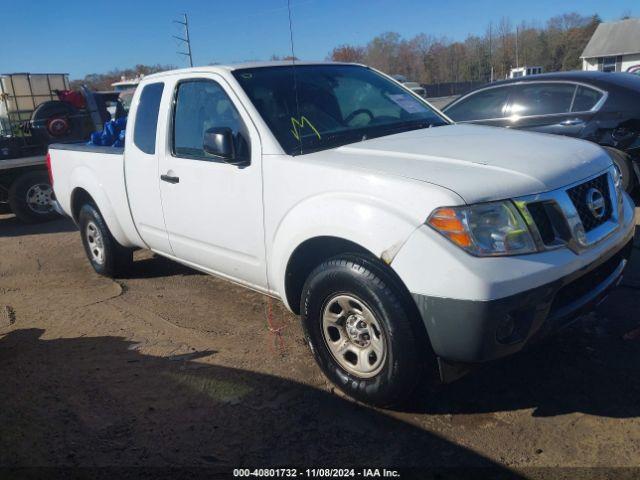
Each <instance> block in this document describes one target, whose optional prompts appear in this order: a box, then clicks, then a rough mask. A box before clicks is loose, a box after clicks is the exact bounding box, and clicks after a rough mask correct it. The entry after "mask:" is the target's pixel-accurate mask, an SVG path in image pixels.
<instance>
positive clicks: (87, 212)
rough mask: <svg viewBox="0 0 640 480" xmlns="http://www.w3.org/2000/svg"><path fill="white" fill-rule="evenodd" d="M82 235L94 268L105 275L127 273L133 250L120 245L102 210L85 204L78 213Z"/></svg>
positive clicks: (111, 275) (113, 275) (114, 275)
mask: <svg viewBox="0 0 640 480" xmlns="http://www.w3.org/2000/svg"><path fill="white" fill-rule="evenodd" d="M78 224H79V227H80V236H81V237H82V244H83V245H84V250H85V253H86V254H87V258H88V259H89V262H90V263H91V266H92V267H93V269H94V270H95V271H96V272H97V273H99V274H100V275H104V276H105V277H111V278H113V277H118V276H120V275H122V274H125V273H126V272H127V271H128V270H129V269H130V267H131V264H132V262H133V250H131V249H129V248H125V247H123V246H122V245H120V244H119V243H118V242H117V241H116V239H115V238H113V235H111V232H110V231H109V229H108V228H107V224H106V223H105V221H104V218H102V214H101V213H100V211H99V210H98V209H97V208H96V207H95V206H94V205H92V204H87V205H84V206H83V207H82V208H81V209H80V214H79V215H78Z"/></svg>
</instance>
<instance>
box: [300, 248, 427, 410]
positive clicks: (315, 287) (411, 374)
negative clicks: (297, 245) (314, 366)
mask: <svg viewBox="0 0 640 480" xmlns="http://www.w3.org/2000/svg"><path fill="white" fill-rule="evenodd" d="M301 302H302V305H301V312H302V322H303V327H304V330H305V335H306V337H307V340H308V343H309V346H310V347H311V350H312V351H313V354H314V356H315V358H316V361H317V362H318V365H319V366H320V368H321V369H322V371H323V372H324V374H325V375H326V376H327V377H328V378H329V379H330V380H331V381H332V382H333V383H334V384H336V385H337V386H338V387H339V388H340V389H341V390H343V391H344V392H345V393H347V394H349V395H350V396H352V397H354V398H356V399H358V400H361V401H363V402H366V403H369V404H373V405H380V406H392V405H398V404H400V403H403V402H404V401H405V400H407V399H408V398H409V397H410V396H411V394H412V393H413V391H414V390H415V387H416V386H417V385H418V383H419V381H420V379H421V378H422V372H423V371H424V366H425V362H424V359H425V355H424V354H423V352H426V351H428V349H427V346H426V345H423V344H422V338H421V336H420V335H418V334H416V327H417V325H416V321H417V320H418V319H416V318H413V317H414V315H413V314H412V311H411V309H409V308H407V306H406V305H405V302H404V300H403V295H402V294H401V292H399V289H398V287H397V284H396V282H395V281H394V279H393V278H391V275H390V274H389V273H388V272H386V271H385V270H384V268H383V267H382V266H380V265H377V264H376V263H375V262H374V261H372V260H369V259H365V258H363V257H359V256H355V255H346V256H340V257H335V258H333V259H331V260H328V261H326V262H324V263H323V264H321V265H320V266H319V267H317V268H316V269H315V270H314V271H313V272H312V273H311V275H310V276H309V278H308V280H307V282H306V283H305V285H304V288H303V293H302V301H301Z"/></svg>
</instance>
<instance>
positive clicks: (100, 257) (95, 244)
mask: <svg viewBox="0 0 640 480" xmlns="http://www.w3.org/2000/svg"><path fill="white" fill-rule="evenodd" d="M85 235H86V237H87V245H88V247H89V253H90V254H91V258H92V259H93V261H94V262H96V263H98V264H100V265H102V264H103V263H104V242H103V240H102V233H101V232H100V230H98V227H97V226H96V224H95V223H93V222H89V223H87V226H86V228H85Z"/></svg>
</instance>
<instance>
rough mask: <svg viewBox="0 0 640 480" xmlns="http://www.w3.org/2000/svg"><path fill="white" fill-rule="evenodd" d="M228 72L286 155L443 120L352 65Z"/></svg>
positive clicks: (373, 74) (410, 96)
mask: <svg viewBox="0 0 640 480" xmlns="http://www.w3.org/2000/svg"><path fill="white" fill-rule="evenodd" d="M233 74H234V76H235V78H236V79H237V80H238V82H239V83H240V85H241V86H242V88H243V89H244V90H245V92H246V93H247V95H248V96H249V98H250V99H251V101H252V102H253V104H254V106H255V107H256V109H257V110H258V112H260V115H262V118H263V119H264V120H265V122H266V123H267V125H268V126H269V128H270V129H271V130H272V131H273V133H274V135H275V136H276V138H277V140H278V142H279V143H280V145H281V146H282V148H283V149H284V150H285V152H287V153H288V154H289V155H299V154H305V153H310V152H314V151H318V150H324V149H327V148H332V147H337V146H340V145H346V144H349V143H355V142H359V141H362V140H366V139H369V138H374V137H381V136H384V135H392V134H394V133H400V132H406V131H409V130H417V129H421V128H429V127H436V126H440V125H446V124H447V121H446V120H445V119H444V118H443V117H442V116H440V115H439V114H438V113H437V112H436V111H435V110H434V109H432V108H430V107H429V105H427V103H425V102H423V101H422V100H420V99H419V98H417V97H416V96H415V95H413V94H411V93H409V92H407V91H406V90H405V89H404V88H402V87H401V86H400V85H398V84H397V83H395V82H393V81H391V80H389V79H387V78H385V77H384V76H383V75H380V74H379V73H377V72H375V71H374V70H371V69H369V68H366V67H362V66H358V65H295V66H294V65H285V66H274V67H259V68H246V69H239V70H235V71H234V72H233Z"/></svg>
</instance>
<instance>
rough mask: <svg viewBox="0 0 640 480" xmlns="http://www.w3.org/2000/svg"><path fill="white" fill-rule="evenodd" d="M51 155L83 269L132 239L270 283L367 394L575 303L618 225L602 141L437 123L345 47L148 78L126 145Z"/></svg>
mask: <svg viewBox="0 0 640 480" xmlns="http://www.w3.org/2000/svg"><path fill="white" fill-rule="evenodd" d="M49 155H50V162H49V163H50V166H51V173H52V177H53V180H54V190H55V194H56V197H57V199H58V201H59V203H60V206H61V208H62V210H63V211H64V212H65V213H66V214H68V215H69V216H71V217H72V218H73V219H74V220H75V222H76V223H77V224H78V225H79V228H80V233H81V236H82V240H83V243H84V247H85V249H86V253H87V256H88V258H89V261H90V262H91V264H92V265H93V268H94V269H95V270H96V271H97V272H98V273H100V274H103V275H108V276H117V275H119V274H120V273H122V272H123V271H124V270H125V269H126V268H127V267H128V266H129V265H130V263H131V262H132V251H133V250H134V249H136V248H147V249H151V250H153V251H154V252H156V253H157V254H159V255H162V256H165V257H168V258H170V259H173V260H175V261H177V262H180V263H183V264H185V265H188V266H191V267H193V268H195V269H198V270H201V271H203V272H207V273H210V274H213V275H218V276H220V277H223V278H226V279H228V280H231V281H233V282H236V283H239V284H241V285H244V286H246V287H249V288H252V289H254V290H257V291H259V292H262V293H264V294H266V295H270V296H272V297H275V298H278V299H281V300H282V301H283V302H284V303H285V305H286V306H287V307H288V308H289V309H290V310H291V311H293V312H295V313H297V314H300V315H301V316H302V322H303V326H304V330H305V334H306V336H307V339H308V343H309V346H310V347H311V350H312V352H313V354H314V356H315V358H316V360H317V362H318V363H319V365H320V367H321V368H322V370H323V371H324V373H325V374H326V375H327V376H328V377H329V378H330V379H331V380H332V381H333V382H334V383H335V384H337V385H338V386H339V387H340V388H341V389H343V390H344V391H346V392H347V393H348V394H350V395H352V396H353V397H356V398H358V399H360V400H362V401H365V402H368V403H372V404H377V405H390V404H395V403H398V402H401V401H403V400H404V399H405V398H406V397H407V396H408V395H410V394H411V392H412V391H413V388H414V386H416V385H417V384H418V383H419V382H420V380H421V379H424V378H426V377H428V373H429V372H439V374H440V378H441V379H442V380H443V381H449V380H452V379H454V378H456V377H457V376H459V375H461V374H462V373H464V372H466V371H467V370H469V369H470V368H471V367H472V366H473V365H474V364H478V363H480V362H486V361H489V360H493V359H497V358H500V357H504V356H506V355H509V354H512V353H514V352H517V351H519V350H521V349H522V348H523V347H525V345H527V344H529V343H530V342H531V341H532V340H533V339H536V338H539V337H540V336H542V335H543V334H544V333H545V332H548V331H552V330H553V329H555V328H558V327H560V326H562V325H565V324H567V323H568V322H569V321H571V320H572V319H573V318H575V317H576V316H577V315H578V314H579V313H580V312H583V311H585V309H588V308H590V307H592V306H594V305H595V304H596V303H598V302H599V301H601V300H602V299H603V298H604V297H605V296H606V294H607V292H608V291H609V289H610V288H611V287H614V286H615V285H616V284H617V282H619V280H620V279H621V276H622V272H623V269H624V267H625V264H626V262H627V258H628V256H629V254H630V250H631V242H632V236H633V232H634V225H635V219H634V209H633V204H632V202H631V200H630V198H629V197H628V196H627V194H626V193H624V192H623V191H622V188H621V186H620V178H619V173H618V172H617V170H616V168H615V167H614V166H613V163H612V161H611V158H610V157H609V156H608V155H607V153H606V152H605V151H604V150H603V149H602V148H600V147H598V146H596V145H594V144H592V143H589V142H585V141H580V140H574V139H569V138H565V137H561V136H552V135H544V134H537V133H527V132H521V131H510V130H506V129H499V128H491V127H482V126H471V125H454V124H452V122H451V121H450V120H449V119H447V118H446V116H444V115H443V114H442V113H440V112H439V111H437V110H435V109H433V108H432V107H430V105H429V104H428V103H426V102H425V101H424V100H423V99H421V98H420V97H419V96H417V95H415V94H414V93H412V92H411V91H410V90H408V89H406V88H404V87H403V86H401V85H399V84H398V83H397V82H395V81H393V80H392V79H391V78H389V77H387V76H385V75H383V74H381V73H380V72H377V71H375V70H373V69H370V68H367V67H364V66H360V65H350V64H322V63H320V64H305V63H296V64H295V65H292V64H291V63H269V64H250V65H238V66H216V67H202V68H194V69H189V70H178V71H171V72H165V73H162V74H156V75H150V76H148V77H145V79H144V80H143V81H142V82H141V83H140V86H139V87H138V89H137V91H136V93H135V96H134V99H133V103H132V106H131V111H130V117H129V123H128V128H127V131H126V142H125V148H124V149H118V148H110V147H89V146H86V145H77V146H72V145H58V146H52V147H51V148H50V151H49ZM214 318H215V315H212V319H214ZM212 321H213V320H212Z"/></svg>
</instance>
